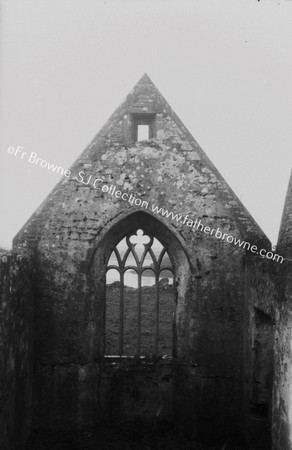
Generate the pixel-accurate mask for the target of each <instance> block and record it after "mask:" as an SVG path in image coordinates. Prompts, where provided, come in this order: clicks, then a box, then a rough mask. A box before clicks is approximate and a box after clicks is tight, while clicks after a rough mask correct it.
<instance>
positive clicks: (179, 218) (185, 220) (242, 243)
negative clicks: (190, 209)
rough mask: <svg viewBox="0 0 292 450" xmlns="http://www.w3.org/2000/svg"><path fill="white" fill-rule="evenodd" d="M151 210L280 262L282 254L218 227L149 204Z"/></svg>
mask: <svg viewBox="0 0 292 450" xmlns="http://www.w3.org/2000/svg"><path fill="white" fill-rule="evenodd" d="M151 207H152V212H154V213H155V214H159V215H161V216H163V217H167V218H169V219H171V220H175V221H176V222H181V223H183V224H184V225H187V226H188V227H190V228H193V229H196V230H200V231H202V232H204V233H206V234H208V235H210V236H214V237H215V238H217V239H221V240H222V241H224V240H226V241H227V242H228V243H229V244H233V245H236V246H238V247H240V248H242V249H247V250H250V251H251V252H252V253H255V254H257V255H260V256H262V257H264V258H267V259H272V260H273V261H276V262H279V263H282V262H283V259H284V258H283V256H281V255H277V254H276V253H273V252H271V251H267V250H266V249H264V248H261V249H258V246H257V245H255V244H253V245H251V244H250V243H249V242H246V241H242V240H241V239H238V238H236V237H234V236H232V235H231V234H227V233H223V232H222V231H221V230H220V228H211V227H209V226H205V225H204V224H203V223H202V222H201V220H200V219H195V220H192V219H190V218H189V216H188V215H186V216H183V215H181V214H175V213H173V212H172V211H168V210H167V209H164V208H160V207H159V206H155V205H151Z"/></svg>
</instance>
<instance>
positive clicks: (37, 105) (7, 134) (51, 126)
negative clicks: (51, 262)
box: [0, 0, 292, 247]
mask: <svg viewBox="0 0 292 450" xmlns="http://www.w3.org/2000/svg"><path fill="white" fill-rule="evenodd" d="M0 4H1V9H2V11H1V69H0V70H1V72H0V74H1V84H0V90H1V92H0V93H1V111H0V114H1V153H0V155H1V167H0V176H1V181H0V187H1V209H0V211H1V223H0V245H2V246H6V247H10V246H11V239H12V237H13V236H14V235H15V234H16V233H17V231H18V230H19V229H20V228H21V227H22V225H23V224H24V223H25V221H26V220H27V219H28V218H29V217H30V215H31V214H32V213H33V212H34V210H35V209H36V208H37V206H38V205H39V204H40V203H41V202H42V201H43V200H44V198H45V197H46V195H47V194H48V193H49V192H50V190H51V189H52V188H53V187H54V185H55V184H56V183H57V181H58V179H59V177H58V176H57V175H56V174H53V173H52V172H50V171H48V170H46V169H42V168H40V167H37V166H34V165H32V164H29V163H28V161H27V159H26V160H25V159H23V160H21V159H20V157H14V156H12V155H9V154H8V152H7V149H8V147H11V146H13V147H17V146H21V147H23V148H24V150H25V151H26V152H27V153H28V154H30V153H31V152H36V153H37V154H38V156H39V157H40V158H42V159H45V160H46V161H49V162H52V163H54V164H57V165H60V166H63V167H65V168H67V167H69V166H70V165H71V164H72V162H73V161H74V160H75V159H76V158H77V157H78V155H79V154H80V153H81V152H82V150H83V149H84V148H85V147H86V145H87V144H88V143H89V142H90V141H91V139H92V138H93V136H94V135H95V134H96V133H97V132H98V130H99V129H100V128H101V126H102V125H103V124H104V122H105V121H106V120H107V118H108V117H109V116H110V114H111V113H112V112H113V111H114V110H115V109H116V107H117V106H118V105H119V104H120V102H121V101H122V100H123V99H124V97H125V96H126V95H127V94H128V92H129V91H130V90H131V89H132V87H133V85H134V84H135V83H136V82H137V81H138V80H139V78H140V77H141V76H142V75H143V73H144V72H147V73H148V75H149V76H150V78H151V79H152V81H153V82H154V84H155V85H156V86H157V88H158V89H159V90H160V91H161V93H162V94H163V95H164V97H165V98H166V100H167V101H168V102H169V104H170V105H171V106H172V108H173V109H174V111H175V112H176V113H177V115H178V116H179V117H180V119H181V120H182V121H183V123H184V124H185V125H186V127H187V128H188V129H189V131H190V132H191V133H192V135H193V136H194V138H195V139H196V140H197V141H198V142H199V144H200V145H201V147H202V148H203V150H204V151H205V152H206V154H207V155H208V157H209V158H210V159H211V160H212V161H213V163H214V164H215V166H216V167H217V169H218V170H219V171H220V172H221V174H222V175H223V176H224V178H225V179H226V181H227V182H228V184H229V185H230V186H231V188H232V189H233V190H234V191H235V193H236V194H237V196H238V197H239V198H240V200H241V201H242V202H243V203H244V205H245V206H246V208H247V209H248V210H249V212H250V213H251V214H252V216H253V217H254V218H255V220H256V221H257V223H258V224H259V226H260V227H261V228H262V230H263V231H264V232H265V233H266V234H267V236H268V237H269V239H270V240H271V241H272V242H273V243H275V242H276V240H277V235H278V230H279V225H280V220H281V214H282V209H283V204H284V199H285V194H286V189H287V186H288V179H289V174H290V170H291V166H292V158H291V153H292V152H291V143H292V122H291V119H292V87H291V85H292V1H291V0H261V1H257V0H220V1H219V0H191V1H183V0H173V1H171V0H153V1H152V0H145V1H143V0H140V1H139V0H132V1H126V0H123V1H121V0H117V1H111V0H107V1H98V0H94V1H93V0H92V1H91V0H30V1H29V0H17V1H16V0H2V1H1V0H0ZM177 212H180V211H177Z"/></svg>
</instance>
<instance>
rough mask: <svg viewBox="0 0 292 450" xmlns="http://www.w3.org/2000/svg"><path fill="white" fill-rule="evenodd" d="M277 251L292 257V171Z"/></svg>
mask: <svg viewBox="0 0 292 450" xmlns="http://www.w3.org/2000/svg"><path fill="white" fill-rule="evenodd" d="M277 249H281V252H282V253H283V254H286V255H289V256H292V170H291V173H290V179H289V184H288V189H287V194H286V199H285V204H284V209H283V214H282V219H281V225H280V231H279V238H278V244H277Z"/></svg>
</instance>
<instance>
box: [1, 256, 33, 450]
mask: <svg viewBox="0 0 292 450" xmlns="http://www.w3.org/2000/svg"><path fill="white" fill-rule="evenodd" d="M0 298H1V304H0V308H1V309H0V358H1V359H0V448H1V449H2V450H14V449H20V448H22V445H23V444H24V442H25V440H26V438H27V436H28V434H29V432H30V428H31V412H32V411H31V407H32V352H33V348H32V343H33V265H32V260H31V259H30V258H27V257H21V256H18V255H16V254H2V255H1V260H0Z"/></svg>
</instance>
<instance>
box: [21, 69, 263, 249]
mask: <svg viewBox="0 0 292 450" xmlns="http://www.w3.org/2000/svg"><path fill="white" fill-rule="evenodd" d="M151 114H153V115H155V117H156V118H157V120H156V130H155V137H154V138H153V139H151V140H152V141H153V142H152V144H153V145H152V144H151V145H152V146H151V145H150V144H149V142H148V141H147V142H144V143H143V144H142V143H141V144H140V143H139V142H138V143H135V142H133V133H132V131H131V130H132V128H133V121H134V120H135V118H137V117H143V115H145V117H146V118H147V117H151ZM149 141H150V140H149ZM155 146H156V147H155ZM119 152H123V158H124V160H123V163H124V166H123V165H122V164H121V166H120V167H119V170H120V172H121V171H122V170H125V169H126V167H130V162H129V163H128V159H127V158H128V154H130V153H131V155H132V156H133V152H134V153H135V159H136V158H138V159H139V158H142V157H145V155H147V156H148V155H149V154H151V156H153V158H155V157H156V160H157V159H161V160H162V159H163V158H164V161H165V158H167V157H171V156H172V155H175V164H174V163H173V161H172V162H171V164H172V166H171V168H170V166H169V164H168V169H169V170H170V169H171V176H172V178H173V181H174V182H175V180H178V183H176V184H173V189H180V188H181V185H182V184H181V183H182V182H183V181H182V180H183V178H184V177H185V170H186V167H192V170H193V172H196V174H197V175H196V177H193V178H188V187H189V189H190V190H192V188H193V187H194V186H196V189H195V188H194V189H193V193H192V194H193V196H195V195H197V194H198V193H199V195H201V196H202V197H204V196H205V195H207V193H208V192H210V189H212V194H215V195H213V197H214V198H215V197H216V198H215V200H213V201H214V202H216V201H218V202H219V201H220V203H222V205H225V208H226V210H227V209H228V210H229V211H228V215H229V217H230V216H232V217H233V218H235V219H236V221H237V222H238V226H239V228H240V229H241V236H242V237H244V238H245V239H246V240H248V239H249V240H250V242H251V244H252V243H254V242H259V241H262V242H264V244H265V245H266V246H268V245H269V241H268V239H267V237H266V236H265V234H264V233H263V231H262V230H261V228H260V227H259V226H258V224H257V223H256V222H255V220H254V219H253V217H252V216H251V215H250V214H249V212H248V211H247V210H246V208H245V207H244V206H243V204H242V203H241V201H240V200H239V199H238V198H237V196H236V195H235V193H234V192H233V191H232V189H231V188H230V187H229V185H228V184H227V183H226V181H225V180H224V178H223V177H222V176H221V175H220V173H219V172H218V170H217V169H216V167H215V166H214V165H213V163H212V162H211V161H210V160H209V158H208V157H207V155H206V154H205V153H204V151H203V150H202V149H201V147H200V146H199V144H198V143H197V142H196V140H195V139H194V138H193V136H192V135H191V134H190V132H189V131H188V130H187V129H186V127H185V126H184V125H183V123H182V122H181V120H180V119H179V118H178V117H177V115H176V114H175V113H174V111H173V110H172V109H171V107H170V106H169V104H168V103H167V102H166V100H165V99H164V97H163V96H162V95H161V93H160V92H159V91H158V89H157V88H156V87H155V85H154V84H153V82H152V81H151V79H150V78H149V77H148V75H147V74H144V75H143V76H142V78H141V79H140V80H139V81H138V83H137V84H136V85H135V86H134V88H133V89H132V90H131V92H130V93H129V94H128V96H127V97H126V99H125V100H124V101H123V102H122V104H121V105H120V106H119V107H118V108H117V109H116V111H115V112H114V113H113V114H112V115H111V117H110V118H109V119H108V121H107V122H106V123H105V125H104V126H103V127H102V129H101V130H100V131H99V132H98V133H97V135H96V136H95V137H94V138H93V140H92V141H91V143H90V144H89V145H88V146H87V148H86V149H85V150H84V151H83V152H82V154H81V155H80V157H79V158H77V160H76V161H75V162H74V163H73V165H72V166H71V168H70V170H71V173H72V174H74V173H75V174H77V173H78V171H80V170H87V171H91V172H92V171H95V173H96V169H97V168H98V167H100V166H101V163H102V164H103V161H105V160H107V161H106V162H107V163H108V167H110V164H112V167H113V166H114V165H117V164H119V162H118V163H117V159H115V158H114V156H116V155H117V154H118V153H119ZM127 152H128V154H127ZM129 152H130V153H129ZM147 152H148V153H147ZM132 156H131V157H132ZM156 162H157V161H156ZM163 164H165V162H164V163H163ZM103 165H104V164H103ZM109 172H111V171H110V170H109V169H108V173H109ZM115 175H117V173H115ZM136 175H137V174H136ZM207 175H208V177H209V178H207ZM210 177H213V178H212V179H213V183H215V184H213V185H212V186H211V185H210V184H208V183H209V180H210ZM158 178H159V177H158ZM158 178H157V186H161V185H162V184H161V183H163V182H164V181H163V177H162V181H161V180H158ZM160 178H161V177H160ZM214 180H216V182H215V181H214ZM71 181H72V179H69V178H65V177H64V178H63V179H62V180H61V181H60V182H59V183H58V184H57V185H56V187H55V188H54V189H53V191H52V192H51V193H50V194H49V196H48V197H47V198H46V199H45V201H44V202H43V203H42V204H41V205H40V207H39V208H38V209H37V210H36V211H35V213H34V214H33V215H32V216H31V218H30V219H29V220H28V222H27V223H26V224H25V225H24V227H22V229H21V230H20V231H19V233H18V234H17V235H16V236H15V238H14V241H13V243H14V246H15V245H16V244H18V243H20V242H23V240H26V241H27V242H28V241H30V242H34V241H37V239H38V235H39V233H40V232H41V231H42V230H41V229H42V228H43V221H42V220H41V217H45V216H48V211H49V210H50V209H51V208H52V207H53V205H54V203H56V201H57V199H58V198H59V197H60V196H62V192H63V190H64V187H65V186H66V185H67V184H68V183H70V182H71ZM126 185H127V183H125V184H124V186H123V187H124V188H126ZM198 185H200V186H199V188H198ZM210 186H211V188H210ZM214 186H216V192H215V191H214ZM169 192H172V191H171V190H169V189H168V192H167V195H168V199H169V201H170V200H171V199H170V195H169ZM190 192H191V191H190ZM176 206H178V205H177V204H176ZM168 207H169V205H168ZM40 224H41V225H40Z"/></svg>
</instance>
